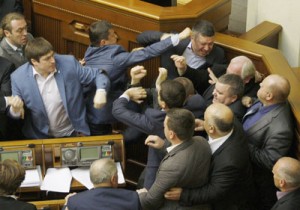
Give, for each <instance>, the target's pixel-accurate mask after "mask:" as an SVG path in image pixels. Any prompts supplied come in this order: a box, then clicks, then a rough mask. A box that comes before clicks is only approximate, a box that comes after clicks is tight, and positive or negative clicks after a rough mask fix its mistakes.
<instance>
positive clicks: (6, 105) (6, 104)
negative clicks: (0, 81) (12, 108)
mask: <svg viewBox="0 0 300 210" xmlns="http://www.w3.org/2000/svg"><path fill="white" fill-rule="evenodd" d="M4 99H5V108H7V107H8V102H7V97H4Z"/></svg>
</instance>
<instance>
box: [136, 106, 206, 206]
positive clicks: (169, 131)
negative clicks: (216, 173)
mask: <svg viewBox="0 0 300 210" xmlns="http://www.w3.org/2000/svg"><path fill="white" fill-rule="evenodd" d="M194 127H195V117H194V116H193V113H192V112H190V111H188V110H186V109H170V110H168V111H167V115H166V118H165V120H164V128H165V129H164V133H165V136H166V139H167V140H168V142H165V141H164V140H163V139H161V138H160V137H158V136H154V135H150V136H148V138H147V139H146V141H145V144H146V145H148V146H150V147H154V148H156V149H161V148H163V146H165V147H166V145H167V146H168V147H167V148H165V149H166V151H167V154H166V156H165V157H164V158H163V160H162V161H161V163H160V166H159V169H158V171H157V175H156V179H155V182H154V183H153V185H152V187H151V188H150V189H149V190H148V191H147V190H146V189H145V188H144V189H140V190H138V193H139V198H140V201H141V205H142V208H143V209H144V210H147V209H149V210H152V209H197V210H204V209H208V210H209V209H210V206H209V205H195V206H193V207H190V208H182V207H180V205H179V203H178V202H173V201H170V200H166V199H164V193H165V192H167V190H169V189H170V188H171V187H173V186H177V187H190V188H192V187H201V186H202V185H204V184H205V183H206V182H207V180H208V172H209V166H210V159H211V150H210V147H209V144H208V143H207V141H206V140H205V139H204V138H202V137H193V134H194ZM168 143H169V144H168ZM165 144H166V145H165ZM170 144H171V145H170Z"/></svg>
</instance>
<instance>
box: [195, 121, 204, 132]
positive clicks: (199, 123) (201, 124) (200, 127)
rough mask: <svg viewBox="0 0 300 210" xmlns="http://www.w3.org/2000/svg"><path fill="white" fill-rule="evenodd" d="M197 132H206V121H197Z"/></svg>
mask: <svg viewBox="0 0 300 210" xmlns="http://www.w3.org/2000/svg"><path fill="white" fill-rule="evenodd" d="M195 131H204V121H203V120H200V119H195Z"/></svg>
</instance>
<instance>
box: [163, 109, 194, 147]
mask: <svg viewBox="0 0 300 210" xmlns="http://www.w3.org/2000/svg"><path fill="white" fill-rule="evenodd" d="M167 117H168V118H169V119H168V120H167V126H168V128H169V129H170V130H172V131H174V132H175V133H176V135H177V137H178V138H179V139H180V140H181V141H186V140H190V139H191V138H192V136H193V135H194V129H195V117H194V115H193V113H192V112H191V111H189V110H187V109H179V108H173V109H170V110H168V111H167Z"/></svg>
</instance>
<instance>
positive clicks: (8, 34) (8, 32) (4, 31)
mask: <svg viewBox="0 0 300 210" xmlns="http://www.w3.org/2000/svg"><path fill="white" fill-rule="evenodd" d="M3 33H4V35H5V36H6V37H9V36H10V35H11V33H10V31H8V30H3Z"/></svg>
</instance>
